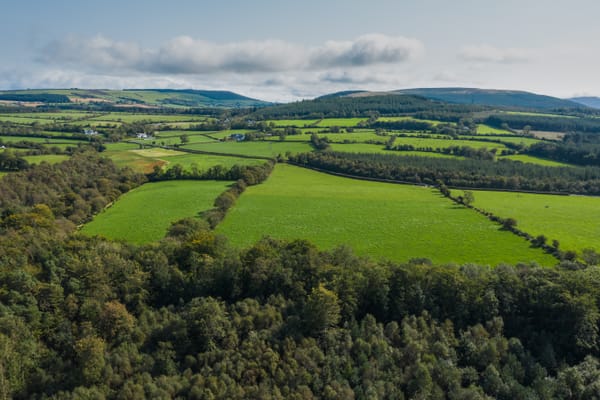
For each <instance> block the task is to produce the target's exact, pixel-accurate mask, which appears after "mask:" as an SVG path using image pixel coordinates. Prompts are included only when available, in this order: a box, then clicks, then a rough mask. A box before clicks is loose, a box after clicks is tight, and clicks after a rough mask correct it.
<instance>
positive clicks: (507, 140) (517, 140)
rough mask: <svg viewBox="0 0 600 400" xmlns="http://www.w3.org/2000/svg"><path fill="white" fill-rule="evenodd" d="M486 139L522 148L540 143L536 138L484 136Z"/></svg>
mask: <svg viewBox="0 0 600 400" xmlns="http://www.w3.org/2000/svg"><path fill="white" fill-rule="evenodd" d="M486 139H492V140H500V141H501V142H503V143H512V144H522V145H524V146H531V145H533V144H536V143H539V142H541V140H540V139H536V138H531V137H515V136H486ZM491 144H495V143H491Z"/></svg>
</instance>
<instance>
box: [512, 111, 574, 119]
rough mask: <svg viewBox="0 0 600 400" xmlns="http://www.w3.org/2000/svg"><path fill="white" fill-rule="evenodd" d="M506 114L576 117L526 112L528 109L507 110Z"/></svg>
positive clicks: (562, 116)
mask: <svg viewBox="0 0 600 400" xmlns="http://www.w3.org/2000/svg"><path fill="white" fill-rule="evenodd" d="M506 114H514V115H530V116H533V117H554V118H576V117H574V116H572V115H561V114H549V113H537V112H526V111H506Z"/></svg>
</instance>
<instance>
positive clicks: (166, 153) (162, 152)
mask: <svg viewBox="0 0 600 400" xmlns="http://www.w3.org/2000/svg"><path fill="white" fill-rule="evenodd" d="M129 151H130V152H132V153H135V154H137V155H140V156H142V157H151V158H157V157H173V156H180V155H182V154H185V153H182V152H180V151H175V150H166V149H138V150H129Z"/></svg>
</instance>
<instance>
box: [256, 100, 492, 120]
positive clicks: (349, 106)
mask: <svg viewBox="0 0 600 400" xmlns="http://www.w3.org/2000/svg"><path fill="white" fill-rule="evenodd" d="M482 109H485V107H481V106H465V105H455V104H448V103H442V102H438V101H433V100H428V99H425V98H424V97H419V96H410V95H384V96H365V97H360V96H359V97H324V98H318V99H315V100H306V101H300V102H296V103H289V104H281V105H276V106H273V107H267V108H262V109H259V110H257V111H255V112H254V113H253V114H251V115H252V116H253V117H255V118H258V119H270V118H307V119H308V118H326V117H366V118H368V117H370V116H372V115H374V114H381V115H398V114H407V113H423V117H426V116H427V117H431V116H435V115H437V116H439V117H440V120H444V121H445V120H454V121H458V119H460V118H462V117H465V116H467V115H469V114H470V113H471V112H473V111H478V110H482ZM450 115H452V117H450Z"/></svg>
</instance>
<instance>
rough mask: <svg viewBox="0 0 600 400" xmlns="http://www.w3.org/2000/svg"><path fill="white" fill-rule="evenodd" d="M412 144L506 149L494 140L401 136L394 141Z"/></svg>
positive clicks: (417, 145)
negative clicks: (493, 141) (480, 140)
mask: <svg viewBox="0 0 600 400" xmlns="http://www.w3.org/2000/svg"><path fill="white" fill-rule="evenodd" d="M403 144H406V145H412V146H414V147H416V148H429V147H431V148H432V149H437V148H440V149H444V148H447V147H452V146H466V147H471V148H474V149H481V148H484V147H485V148H487V149H498V150H501V149H505V148H506V146H504V145H503V144H501V143H492V142H479V141H475V140H460V139H433V138H419V137H408V138H407V137H399V138H397V139H396V141H395V142H394V145H395V146H399V145H403Z"/></svg>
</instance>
